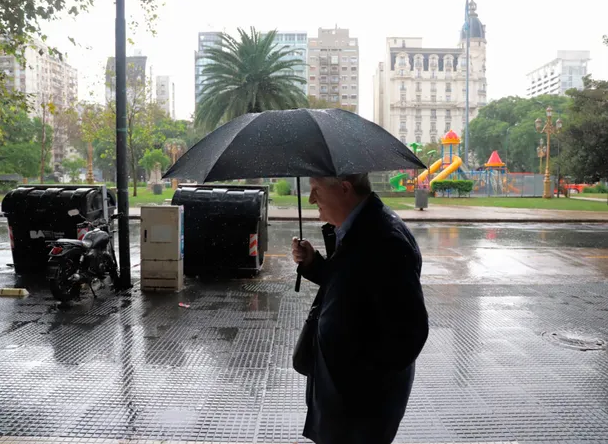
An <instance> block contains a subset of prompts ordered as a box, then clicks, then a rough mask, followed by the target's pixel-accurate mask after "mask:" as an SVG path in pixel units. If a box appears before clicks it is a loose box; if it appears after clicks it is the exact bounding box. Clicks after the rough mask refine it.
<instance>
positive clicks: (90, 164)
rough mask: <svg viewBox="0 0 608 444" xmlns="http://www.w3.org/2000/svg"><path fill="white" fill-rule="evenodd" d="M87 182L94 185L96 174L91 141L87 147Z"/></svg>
mask: <svg viewBox="0 0 608 444" xmlns="http://www.w3.org/2000/svg"><path fill="white" fill-rule="evenodd" d="M87 183H88V184H89V185H93V184H94V183H95V176H94V175H93V144H92V143H91V142H89V144H88V147H87Z"/></svg>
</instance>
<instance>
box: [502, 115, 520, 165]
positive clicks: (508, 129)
mask: <svg viewBox="0 0 608 444" xmlns="http://www.w3.org/2000/svg"><path fill="white" fill-rule="evenodd" d="M518 125H519V123H516V124H515V125H513V126H510V127H509V128H507V153H506V155H505V165H506V166H507V171H508V170H509V133H510V132H511V130H512V129H513V128H514V127H516V126H518Z"/></svg>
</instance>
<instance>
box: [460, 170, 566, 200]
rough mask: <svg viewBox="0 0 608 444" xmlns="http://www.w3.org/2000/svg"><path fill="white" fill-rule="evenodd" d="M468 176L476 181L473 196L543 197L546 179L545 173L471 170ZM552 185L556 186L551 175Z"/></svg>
mask: <svg viewBox="0 0 608 444" xmlns="http://www.w3.org/2000/svg"><path fill="white" fill-rule="evenodd" d="M468 176H469V179H471V180H473V182H474V183H473V191H472V192H471V196H472V197H475V196H479V197H484V196H485V197H488V196H499V197H500V196H502V197H541V196H542V195H543V181H544V179H545V176H544V175H543V174H531V173H501V172H497V171H471V172H469V174H468ZM551 187H552V189H554V188H555V177H554V176H551Z"/></svg>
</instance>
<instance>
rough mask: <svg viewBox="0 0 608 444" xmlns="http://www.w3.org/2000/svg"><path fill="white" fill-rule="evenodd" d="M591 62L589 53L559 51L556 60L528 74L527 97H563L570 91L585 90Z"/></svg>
mask: <svg viewBox="0 0 608 444" xmlns="http://www.w3.org/2000/svg"><path fill="white" fill-rule="evenodd" d="M589 60H591V53H590V52H589V51H557V57H556V58H555V59H553V60H552V61H551V62H549V63H547V64H546V65H543V66H541V67H540V68H537V69H535V70H534V71H532V72H531V73H529V74H528V76H527V77H528V87H527V88H526V96H527V97H536V96H540V95H543V94H558V95H561V96H563V95H564V94H565V93H566V91H568V90H569V89H572V88H576V89H579V90H581V89H583V77H585V76H586V75H587V74H588V72H587V63H588V62H589Z"/></svg>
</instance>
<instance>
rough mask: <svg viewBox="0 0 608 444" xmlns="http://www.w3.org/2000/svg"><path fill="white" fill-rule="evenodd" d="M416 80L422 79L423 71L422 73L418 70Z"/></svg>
mask: <svg viewBox="0 0 608 444" xmlns="http://www.w3.org/2000/svg"><path fill="white" fill-rule="evenodd" d="M416 78H417V79H420V78H422V71H421V70H419V69H417V70H416Z"/></svg>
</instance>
